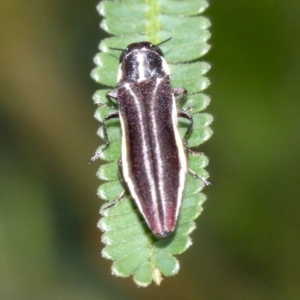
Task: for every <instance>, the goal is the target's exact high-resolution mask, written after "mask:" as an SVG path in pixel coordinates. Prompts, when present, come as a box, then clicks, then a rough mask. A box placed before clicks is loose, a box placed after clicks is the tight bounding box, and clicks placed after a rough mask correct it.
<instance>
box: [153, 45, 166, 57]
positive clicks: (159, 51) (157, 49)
mask: <svg viewBox="0 0 300 300" xmlns="http://www.w3.org/2000/svg"><path fill="white" fill-rule="evenodd" d="M153 49H154V50H155V52H157V53H158V54H159V55H160V56H164V54H163V52H162V51H161V49H160V48H159V47H157V46H153Z"/></svg>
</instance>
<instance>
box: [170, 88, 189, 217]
mask: <svg viewBox="0 0 300 300" xmlns="http://www.w3.org/2000/svg"><path fill="white" fill-rule="evenodd" d="M172 98H173V109H172V124H173V130H174V134H175V141H176V145H177V149H178V155H179V162H180V167H181V169H180V171H179V187H178V194H177V195H178V196H177V197H178V199H177V207H176V219H177V216H178V213H179V208H180V205H181V200H182V193H183V189H184V183H185V175H186V172H187V159H186V155H185V150H184V147H183V142H182V139H181V136H180V134H179V130H178V125H177V114H178V111H177V107H176V102H175V97H174V94H172Z"/></svg>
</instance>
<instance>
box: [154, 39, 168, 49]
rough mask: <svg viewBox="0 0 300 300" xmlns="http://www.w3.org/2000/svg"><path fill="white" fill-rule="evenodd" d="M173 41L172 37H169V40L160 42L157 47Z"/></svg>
mask: <svg viewBox="0 0 300 300" xmlns="http://www.w3.org/2000/svg"><path fill="white" fill-rule="evenodd" d="M171 39H172V37H169V38H168V39H166V40H164V41H162V42H160V43H159V44H157V45H155V46H157V47H158V46H160V45H162V44H164V43H166V42H168V41H169V40H171Z"/></svg>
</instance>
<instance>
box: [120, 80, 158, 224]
mask: <svg viewBox="0 0 300 300" xmlns="http://www.w3.org/2000/svg"><path fill="white" fill-rule="evenodd" d="M124 88H126V89H127V91H129V93H130V95H131V96H132V98H133V100H134V103H135V106H136V107H137V111H138V117H137V118H138V120H139V122H140V123H142V122H143V120H142V115H141V113H140V111H141V107H140V103H139V101H138V99H137V97H136V95H135V94H134V92H132V90H131V88H130V85H129V83H126V84H124ZM120 122H121V128H122V132H123V134H122V164H123V176H124V180H125V181H126V183H127V185H128V188H129V190H130V192H131V194H132V197H133V198H134V199H135V202H136V204H137V206H138V208H139V210H140V212H141V213H142V214H143V216H144V219H145V220H146V221H147V218H146V216H145V213H144V212H143V209H142V205H141V203H140V199H139V197H138V195H137V193H136V189H135V185H134V183H133V181H132V179H131V177H130V176H129V166H128V161H127V159H128V158H127V143H126V135H125V132H126V131H125V125H124V120H123V118H122V114H120ZM140 130H141V133H142V142H141V152H142V155H143V157H144V168H145V171H146V177H147V182H149V183H150V193H151V199H153V200H154V201H153V203H152V205H154V212H155V213H156V215H157V216H156V218H155V219H156V220H159V218H158V207H157V195H156V189H155V182H154V179H153V178H152V174H151V169H150V166H149V151H147V150H148V148H147V144H146V142H145V138H144V137H145V135H146V133H145V131H144V128H143V126H141V127H140ZM148 225H149V224H148ZM160 225H161V224H160Z"/></svg>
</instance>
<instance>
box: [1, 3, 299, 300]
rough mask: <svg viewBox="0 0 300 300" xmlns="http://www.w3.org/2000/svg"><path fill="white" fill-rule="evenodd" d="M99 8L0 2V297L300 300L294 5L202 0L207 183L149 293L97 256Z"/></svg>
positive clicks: (6, 299)
mask: <svg viewBox="0 0 300 300" xmlns="http://www.w3.org/2000/svg"><path fill="white" fill-rule="evenodd" d="M195 1H196V0H195ZM97 3H98V1H96V0H91V1H83V0H74V1H58V0H52V1H46V0H31V1H20V0H14V1H12V0H2V1H0V138H1V140H0V170H1V172H0V299H3V300H19V299H20V300H27V299H28V300H35V299H37V300H44V299H45V300H49V299H57V300H69V299H72V300H77V299H78V300H79V299H80V300H81V299H89V300H94V299H95V300H96V299H97V300H100V299H101V300H102V299H103V300H105V299H145V300H147V299H149V300H150V299H203V300H219V299H220V300H224V299H226V300H227V299H230V300H231V299H233V300H237V299H239V300H240V299H243V300H252V299H255V300H256V299H264V300H265V299H273V300H298V299H300V258H299V256H300V232H299V229H300V226H299V225H300V205H299V201H300V199H299V197H300V188H299V186H300V185H299V178H300V176H299V169H300V168H299V166H300V160H299V152H300V149H299V147H300V139H299V137H300V124H299V123H300V117H299V113H300V2H299V1H296V0H294V1H293V0H290V1H279V0H273V1H268V0H265V1H258V0H256V1H255V0H252V1H250V0H248V1H247V0H244V1H232V0H227V1H216V0H214V1H213V0H212V1H211V5H210V8H209V9H208V10H207V12H206V14H205V15H206V16H208V17H210V19H211V21H212V24H213V26H212V29H211V31H212V34H213V35H212V39H211V40H210V44H211V45H212V49H211V51H210V53H209V54H208V55H207V56H205V57H204V60H205V61H208V62H210V63H211V65H212V70H211V71H210V73H209V78H210V79H211V82H212V85H211V87H210V88H209V89H208V90H207V92H206V93H208V94H209V95H211V96H212V104H211V105H210V106H209V108H208V112H210V113H211V114H212V115H213V116H214V118H215V121H214V123H213V126H212V127H213V130H214V132H215V133H214V135H213V137H212V139H211V140H210V141H208V142H207V143H205V144H204V145H203V146H202V147H201V151H203V152H205V153H206V154H207V155H208V157H209V158H210V165H209V167H208V171H209V172H210V174H211V181H212V182H213V186H212V187H209V188H206V190H205V192H206V194H207V195H208V201H207V202H206V203H205V210H204V213H203V214H202V215H201V217H200V218H199V219H198V220H197V230H196V231H195V232H194V233H193V235H192V237H193V241H194V245H193V246H192V247H191V248H190V249H189V250H188V251H187V252H186V253H184V254H183V255H181V256H180V257H179V260H180V263H181V270H180V272H179V274H178V275H177V276H175V277H171V278H166V279H165V280H164V281H163V283H162V285H161V286H160V287H156V286H154V285H153V286H151V287H148V288H146V289H143V288H137V287H136V286H135V285H134V284H133V282H132V280H131V279H120V278H116V277H113V276H111V275H110V273H111V271H110V266H111V262H110V261H107V260H105V259H104V258H102V257H101V255H100V251H101V249H102V247H103V245H102V244H101V242H100V231H99V230H98V229H97V228H96V224H97V221H98V218H99V215H98V211H99V207H100V205H101V203H102V202H101V200H100V199H98V197H97V196H96V189H97V187H98V185H99V181H98V180H97V178H96V177H95V172H96V170H97V168H98V166H99V164H100V162H99V161H97V162H96V163H94V164H92V165H88V164H87V161H88V159H89V158H90V157H91V156H92V155H93V154H94V151H95V149H96V148H97V147H98V146H99V143H100V140H99V138H98V137H97V136H96V130H97V128H98V127H99V123H98V122H97V121H96V120H94V118H93V113H94V111H95V109H96V107H95V106H94V105H93V102H92V100H91V97H92V95H93V93H94V91H95V90H96V89H97V88H99V86H98V85H97V84H96V83H94V82H93V80H92V79H91V78H90V71H91V70H92V68H93V67H94V63H93V61H92V58H93V57H94V55H95V54H96V52H97V47H98V44H99V42H100V39H101V38H102V37H103V33H102V32H101V31H100V30H99V26H98V23H99V21H100V17H99V15H98V14H97V12H96V9H95V6H96V4H97Z"/></svg>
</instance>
